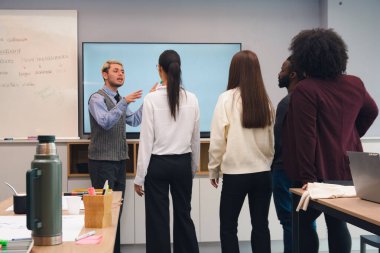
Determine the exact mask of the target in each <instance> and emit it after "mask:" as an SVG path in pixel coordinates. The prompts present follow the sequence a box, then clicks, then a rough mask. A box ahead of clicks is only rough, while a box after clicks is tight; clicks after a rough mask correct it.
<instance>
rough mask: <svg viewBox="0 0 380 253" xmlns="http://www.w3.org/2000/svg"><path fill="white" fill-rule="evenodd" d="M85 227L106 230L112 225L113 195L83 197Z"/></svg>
mask: <svg viewBox="0 0 380 253" xmlns="http://www.w3.org/2000/svg"><path fill="white" fill-rule="evenodd" d="M83 203H84V226H85V227H86V228H104V227H108V226H111V225H112V194H110V193H108V194H105V195H83Z"/></svg>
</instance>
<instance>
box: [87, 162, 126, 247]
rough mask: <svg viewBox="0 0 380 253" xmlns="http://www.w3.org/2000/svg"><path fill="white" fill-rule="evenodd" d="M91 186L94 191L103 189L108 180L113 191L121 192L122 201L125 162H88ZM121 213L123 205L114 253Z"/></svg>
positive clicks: (118, 238) (118, 240)
mask: <svg viewBox="0 0 380 253" xmlns="http://www.w3.org/2000/svg"><path fill="white" fill-rule="evenodd" d="M88 168H89V172H90V178H91V184H92V186H93V187H95V188H96V189H100V188H103V186H104V183H105V182H106V180H108V185H109V187H110V189H112V190H113V191H121V192H122V198H123V199H124V193H125V183H126V176H127V175H126V173H127V160H121V161H100V160H91V159H89V161H88ZM122 211H123V205H121V207H120V215H119V221H118V223H117V232H116V238H115V246H114V253H119V252H120V217H121V212H122Z"/></svg>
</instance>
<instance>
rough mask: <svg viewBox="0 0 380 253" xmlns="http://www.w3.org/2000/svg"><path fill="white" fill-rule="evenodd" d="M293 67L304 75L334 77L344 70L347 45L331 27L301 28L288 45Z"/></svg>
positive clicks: (320, 77) (346, 58)
mask: <svg viewBox="0 0 380 253" xmlns="http://www.w3.org/2000/svg"><path fill="white" fill-rule="evenodd" d="M289 50H290V51H291V59H292V61H293V62H294V65H295V66H294V67H295V68H296V69H298V70H299V71H301V72H302V73H304V74H305V75H306V77H314V78H318V79H334V78H336V77H337V76H339V75H340V74H342V73H344V72H345V71H346V65H347V60H348V55H347V46H346V43H345V42H344V41H343V39H342V38H341V37H340V36H339V35H338V34H337V33H336V32H335V31H334V30H332V29H322V28H317V29H311V30H303V31H301V32H300V33H299V34H297V35H296V36H295V37H294V38H293V39H292V43H291V45H290V47H289Z"/></svg>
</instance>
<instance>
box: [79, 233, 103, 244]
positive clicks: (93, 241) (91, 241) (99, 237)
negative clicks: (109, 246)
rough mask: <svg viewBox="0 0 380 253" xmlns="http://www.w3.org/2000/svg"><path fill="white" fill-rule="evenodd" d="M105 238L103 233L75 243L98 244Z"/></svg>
mask: <svg viewBox="0 0 380 253" xmlns="http://www.w3.org/2000/svg"><path fill="white" fill-rule="evenodd" d="M102 239H103V236H102V235H92V236H89V237H86V238H83V239H81V240H79V241H76V242H75V244H98V243H100V241H101V240H102Z"/></svg>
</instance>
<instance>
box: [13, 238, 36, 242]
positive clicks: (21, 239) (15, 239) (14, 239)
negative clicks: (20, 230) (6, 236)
mask: <svg viewBox="0 0 380 253" xmlns="http://www.w3.org/2000/svg"><path fill="white" fill-rule="evenodd" d="M30 240H32V238H30V237H29V238H13V239H12V242H15V241H30Z"/></svg>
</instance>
